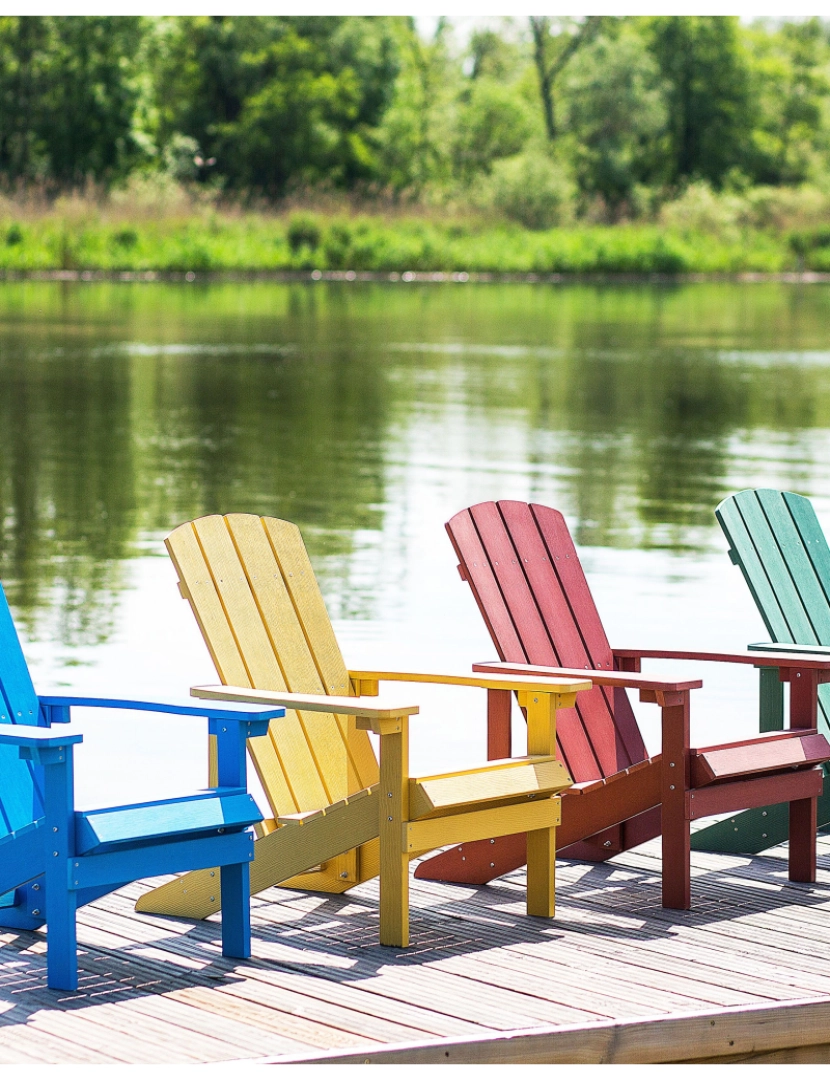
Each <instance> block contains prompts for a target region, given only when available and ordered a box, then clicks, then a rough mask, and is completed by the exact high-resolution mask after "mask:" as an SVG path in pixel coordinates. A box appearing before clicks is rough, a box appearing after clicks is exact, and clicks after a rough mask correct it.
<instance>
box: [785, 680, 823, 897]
mask: <svg viewBox="0 0 830 1080" xmlns="http://www.w3.org/2000/svg"><path fill="white" fill-rule="evenodd" d="M787 674H788V676H789V683H790V727H791V728H814V727H816V724H817V719H818V680H819V673H818V671H816V669H815V668H802V669H800V670H790V671H789V672H788V673H787ZM817 828H818V800H817V799H797V800H796V801H794V802H791V803H790V824H789V840H790V844H789V867H788V869H789V878H790V881H807V882H811V881H815V880H816V830H817Z"/></svg>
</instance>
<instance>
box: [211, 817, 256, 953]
mask: <svg viewBox="0 0 830 1080" xmlns="http://www.w3.org/2000/svg"><path fill="white" fill-rule="evenodd" d="M251 843H252V844H253V837H252V838H251ZM219 880H220V883H221V887H222V955H223V956H232V957H236V958H237V959H240V960H247V959H248V957H249V956H250V955H251V870H250V864H249V863H246V862H243V863H230V864H229V865H227V866H222V867H220V868H219Z"/></svg>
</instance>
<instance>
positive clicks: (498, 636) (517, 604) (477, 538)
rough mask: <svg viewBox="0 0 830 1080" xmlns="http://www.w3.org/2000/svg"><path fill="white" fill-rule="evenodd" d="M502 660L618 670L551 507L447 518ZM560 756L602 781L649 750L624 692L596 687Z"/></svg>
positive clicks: (567, 723)
mask: <svg viewBox="0 0 830 1080" xmlns="http://www.w3.org/2000/svg"><path fill="white" fill-rule="evenodd" d="M447 532H448V533H449V536H450V540H451V541H452V544H453V547H454V548H455V552H456V555H457V556H458V559H459V563H460V566H459V571H460V572H461V576H462V577H463V578H464V579H465V580H466V581H468V582H469V584H470V587H471V588H472V590H473V595H474V597H475V599H476V602H477V604H478V606H479V609H480V611H481V614H482V615H483V616H484V621H485V622H486V624H487V628H488V630H489V631H490V636H491V637H492V639H493V643H494V645H495V646H496V649H497V651H498V654H499V657H500V659H502V660H506V661H510V662H512V663H518V664H525V663H526V664H550V665H556V666H560V667H569V668H603V669H605V670H611V669H612V668H613V665H614V661H613V656H612V654H611V648H610V646H609V644H608V639H607V638H606V636H605V631H604V630H603V627H602V622H601V620H600V617H599V613H598V612H597V609H596V606H595V604H594V600H593V597H592V596H591V592H590V590H589V588H588V583H587V581H586V580H585V574H584V573H583V571H582V567H581V566H580V563H579V558H578V557H577V554H576V549H575V548H574V545H573V541H572V540H571V536H570V533H569V532H568V527H567V525H566V524H565V519H564V518H563V517H562V515H561V514H560V513H559V512H558V511H557V510H552V509H550V508H549V507H546V506H539V505H536V504H530V505H529V504H527V503H521V502H511V501H501V502H488V503H479V504H478V505H477V506H472V507H470V508H469V509H468V510H462V511H461V513H459V514H456V515H455V517H453V518H452V519H451V520H450V521H449V522H447ZM557 733H558V743H559V752H560V754H561V756H562V757H563V758H564V760H565V762H566V763H567V765H568V768H569V770H570V772H571V775H572V776H573V777H574V779H575V780H576V781H577V782H582V781H586V780H596V779H600V778H602V777H605V776H609V775H611V774H612V773H614V772H617V771H618V770H620V769H625V768H628V767H629V766H630V765H634V764H636V763H637V762H640V761H643V760H644V759H645V758H646V756H647V754H646V748H645V744H644V743H643V738H642V735H641V734H640V730H639V728H638V726H637V721H636V719H635V717H634V713H633V710H632V708H631V703H630V702H629V700H628V697H627V696H626V694H625V691H623V690H620V691H614V690H609V689H607V688H601V687H594V688H593V689H592V690H591V691H589V692H588V693H587V694H580V695H579V702H578V705H577V707H576V708H575V709H567V710H562V711H561V712H560V713H559V714H558V720H557Z"/></svg>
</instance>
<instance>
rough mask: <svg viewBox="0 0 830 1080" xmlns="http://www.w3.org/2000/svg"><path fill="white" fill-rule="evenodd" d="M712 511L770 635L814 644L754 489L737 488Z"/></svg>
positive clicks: (779, 639)
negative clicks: (729, 497) (741, 489)
mask: <svg viewBox="0 0 830 1080" xmlns="http://www.w3.org/2000/svg"><path fill="white" fill-rule="evenodd" d="M715 515H716V517H717V518H718V521H720V523H721V527H722V528H723V530H724V532H725V533H726V537H727V539H728V540H729V543H730V546H731V547H732V550H733V551H734V557H735V558H736V559H737V560H738V564H739V565H740V566H741V568H742V569H743V571H744V577H745V578H746V581H747V584H748V585H749V588H750V591H751V592H752V595H753V597H754V598H755V603H756V604H757V606H758V609H759V611H760V612H761V615H762V617H763V619H764V622H765V623H766V624H767V629H768V630H769V632H770V634H771V635H772V636H773V639H774V640H776V641H782V642H784V641H787V640H789V641H798V642H800V643H801V644H802V645H816V644H818V642H817V640H816V636H815V633H814V632H813V628H812V626H811V625H810V620H809V619H808V618H807V613H806V612H805V610H804V605H803V604H802V603H801V600H800V598H799V596H798V592H797V590H796V589H795V586H794V585H793V582H792V579H791V577H790V575H789V573H788V572H787V569H786V566H785V564H784V561H783V559H782V558H781V551H780V548H779V547H778V543H777V541H776V539H775V536H774V535H773V532H772V529H771V528H770V524H769V521H768V520H767V516H766V514H765V513H764V511H763V509H762V507H761V504H760V503H759V502H758V496H757V493H756V492H755V491H742V492H739V493H738V495H735V496H733V497H732V499H731V500H729V499H727V500H724V502H722V503H721V504H720V506H718V507H717V509H716V510H715ZM786 635H792V636H790V637H787V636H786Z"/></svg>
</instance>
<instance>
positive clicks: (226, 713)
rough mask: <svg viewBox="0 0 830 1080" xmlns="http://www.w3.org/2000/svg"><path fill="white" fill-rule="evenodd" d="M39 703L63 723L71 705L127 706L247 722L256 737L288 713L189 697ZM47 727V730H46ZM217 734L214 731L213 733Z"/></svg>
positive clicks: (50, 697) (53, 697)
mask: <svg viewBox="0 0 830 1080" xmlns="http://www.w3.org/2000/svg"><path fill="white" fill-rule="evenodd" d="M39 700H40V704H41V705H43V706H44V708H45V709H46V710H48V713H49V714H50V720H51V721H52V722H53V723H61V722H64V723H65V722H66V721H68V720H69V710H70V708H72V706H80V707H83V708H94V709H124V710H126V711H130V712H154V713H166V714H168V715H170V716H201V717H206V718H207V719H208V721H210V723H211V724H215V723H237V724H247V725H248V736H249V737H250V738H254V737H255V736H257V735H265V734H266V732H267V730H268V722H269V721H270V720H275V719H279V718H280V717H283V716H285V709H284V708H280V707H278V706H273V705H272V706H271V707H270V708H267V709H264V708H262V707H261V706H260V707H259V708H257V707H256V705H255V704H253V703H245V702H239V703H237V704H235V705H234V704H231V703H227V704H224V705H210V706H208V705H201V706H199V705H195V704H194V703H193V701H191V700H190V698H183V699H182V700H181V701H170V700H168V701H132V700H127V699H122V698H93V697H77V696H74V695H73V696H69V695H63V694H46V695H43V696H41V697H40V699H39ZM46 730H48V729H46ZM211 733H212V734H215V732H211Z"/></svg>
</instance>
